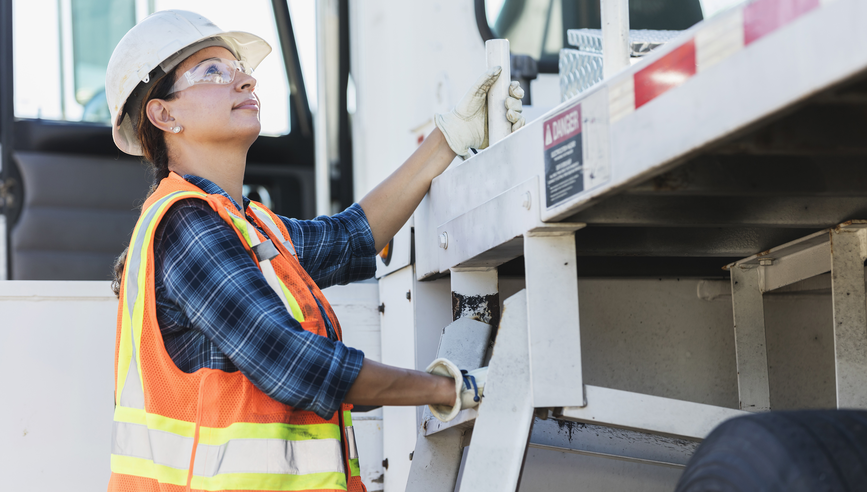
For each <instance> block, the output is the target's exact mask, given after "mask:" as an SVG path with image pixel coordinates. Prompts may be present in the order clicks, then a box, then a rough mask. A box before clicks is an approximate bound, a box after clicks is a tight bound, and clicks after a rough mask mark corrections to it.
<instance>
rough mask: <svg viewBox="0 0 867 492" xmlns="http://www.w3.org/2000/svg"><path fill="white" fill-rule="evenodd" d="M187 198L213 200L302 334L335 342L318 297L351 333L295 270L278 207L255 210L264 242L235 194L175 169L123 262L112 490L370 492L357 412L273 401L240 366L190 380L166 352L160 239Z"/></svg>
mask: <svg viewBox="0 0 867 492" xmlns="http://www.w3.org/2000/svg"><path fill="white" fill-rule="evenodd" d="M188 198H198V199H202V200H204V201H206V202H207V203H208V204H209V205H210V206H211V207H212V208H213V209H214V210H215V211H216V212H217V213H219V214H220V217H222V218H223V219H224V220H225V221H226V222H227V223H228V224H230V225H231V226H232V227H233V228H234V229H235V232H236V233H237V234H238V238H239V240H240V241H242V242H243V244H244V246H245V247H246V248H247V250H248V251H250V254H251V255H252V256H253V258H254V259H255V260H257V261H258V263H259V266H260V268H261V269H262V271H263V274H264V275H265V277H266V280H268V283H269V284H270V285H271V286H272V288H274V289H275V291H276V292H278V295H280V294H282V296H281V299H282V300H283V303H284V304H285V305H286V307H287V309H288V310H289V312H290V313H291V314H292V316H293V317H294V318H295V319H296V320H298V321H299V322H300V323H301V326H302V327H303V328H304V329H305V330H307V331H309V332H312V333H316V334H318V335H321V336H327V332H326V328H325V323H324V321H323V319H322V315H321V312H320V310H319V307H318V306H317V304H316V299H318V300H319V302H320V303H321V304H322V306H323V307H324V308H325V311H326V313H327V315H328V318H329V319H330V321H331V324H332V326H334V328H335V331H336V332H337V336H338V338H342V332H341V330H340V325H339V324H338V322H337V317H336V316H335V315H334V311H332V309H331V306H330V305H329V303H328V301H327V300H326V299H325V296H323V295H322V292H321V291H320V290H319V288H318V287H317V286H316V284H315V283H314V282H313V280H312V279H311V278H310V276H309V275H308V274H307V272H305V271H304V269H303V268H302V267H301V265H300V264H299V263H298V260H297V259H296V258H295V256H294V247H293V246H292V242H291V239H290V238H289V233H288V231H287V230H286V228H285V226H284V225H283V223H282V221H280V219H279V218H278V217H277V216H276V215H275V214H274V213H273V212H271V211H270V210H268V209H267V208H265V207H264V206H263V205H261V204H258V203H251V204H250V207H249V209H248V210H249V211H250V212H251V215H252V216H253V218H254V220H255V222H256V225H258V226H259V228H260V229H261V230H263V231H266V232H267V236H266V235H262V234H261V233H260V232H258V231H257V230H256V229H255V228H254V227H252V226H251V225H250V224H249V222H248V221H247V220H246V218H245V217H244V216H243V215H241V213H240V212H238V210H237V209H236V208H235V206H234V205H233V204H232V203H231V201H230V200H229V199H227V198H226V197H224V196H221V195H208V194H205V193H204V192H203V191H202V190H201V189H199V188H198V187H196V186H193V185H192V184H190V183H188V182H187V181H185V180H184V179H183V178H181V177H180V176H179V175H177V174H175V173H171V175H170V176H169V177H168V178H166V179H164V180H162V182H161V183H160V185H159V187H158V188H157V190H156V191H155V192H154V193H153V194H152V195H151V196H150V197H149V198H148V199H147V201H146V202H145V204H144V206H143V207H142V214H141V217H140V218H139V221H138V224H137V225H136V227H135V229H134V231H133V236H132V241H131V243H130V248H129V251H128V254H127V258H126V266H125V269H124V278H123V282H122V284H121V291H120V305H119V308H118V323H117V341H116V349H115V414H114V428H113V432H112V452H111V471H112V473H111V479H110V481H109V485H108V490H109V491H116V492H134V491H154V492H156V491H159V492H180V491H189V490H207V491H217V490H232V491H262V490H292V491H338V490H339V491H344V490H348V491H351V492H364V491H366V489H365V487H364V485H363V484H362V483H361V478H360V473H359V467H358V452H357V450H356V447H355V434H354V431H353V429H352V417H351V414H350V410H351V409H352V406H351V405H348V404H344V405H342V407H341V410H340V411H339V412H335V414H334V415H333V416H332V417H331V418H330V419H323V418H320V417H318V416H317V415H316V414H314V413H312V412H308V411H304V410H298V409H295V408H292V407H291V406H289V405H285V404H283V403H280V402H278V401H275V400H273V399H271V398H270V397H268V396H267V395H265V393H263V392H262V391H261V390H259V389H258V388H256V387H255V386H254V385H253V383H252V382H250V380H249V379H247V378H246V377H245V376H244V375H243V374H241V372H240V371H236V372H232V373H228V372H225V371H220V370H216V369H199V370H198V371H196V372H194V373H191V374H188V373H184V372H182V371H181V370H180V369H178V368H177V366H175V364H174V362H173V361H172V360H171V357H170V356H169V355H168V353H167V352H166V349H165V345H164V343H163V339H162V333H161V332H160V328H159V325H158V323H157V316H156V303H155V298H154V253H153V242H154V233H155V231H156V229H157V225H158V224H159V222H160V220H161V219H162V217H163V216H164V215H165V213H166V211H168V210H169V208H170V207H171V206H172V204H174V203H176V202H177V201H179V200H183V199H188ZM314 297H315V299H314Z"/></svg>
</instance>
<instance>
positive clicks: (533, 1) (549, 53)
mask: <svg viewBox="0 0 867 492" xmlns="http://www.w3.org/2000/svg"><path fill="white" fill-rule="evenodd" d="M479 1H484V2H485V11H486V14H487V21H488V25H489V26H490V28H491V30H492V31H493V34H494V36H496V37H498V38H506V39H508V40H509V43H510V45H511V50H512V53H516V54H525V55H530V56H532V57H533V58H536V59H537V60H542V61H548V62H553V66H555V67H556V63H557V58H558V56H559V52H560V49H561V48H563V47H564V46H568V43H567V41H566V31H567V30H568V29H579V28H590V29H599V28H600V27H601V21H600V14H599V0H479ZM735 3H739V0H706V1H700V0H631V1H630V2H629V27H630V29H659V30H682V29H687V28H688V27H690V26H692V25H693V24H695V23H697V22H699V21H701V20H702V19H703V18H704V17H706V16H707V17H709V16H711V15H712V14H713V13H716V12H717V11H719V10H721V9H724V8H726V7H728V6H730V5H732V4H735ZM703 9H704V12H703ZM547 65H548V66H552V65H551V63H548V64H547Z"/></svg>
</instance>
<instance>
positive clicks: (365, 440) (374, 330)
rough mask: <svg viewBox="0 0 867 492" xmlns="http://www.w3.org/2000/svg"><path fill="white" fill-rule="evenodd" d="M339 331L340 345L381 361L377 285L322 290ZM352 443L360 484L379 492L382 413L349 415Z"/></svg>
mask: <svg viewBox="0 0 867 492" xmlns="http://www.w3.org/2000/svg"><path fill="white" fill-rule="evenodd" d="M322 293H323V294H325V298H326V299H328V303H329V304H331V307H332V308H333V309H334V314H336V315H337V319H338V320H340V326H341V328H342V329H343V342H344V343H345V344H346V345H348V346H350V347H354V348H357V349H359V350H361V351H363V352H364V356H365V357H366V358H368V359H371V360H375V361H377V362H380V361H381V360H382V341H381V339H380V314H379V309H378V307H379V284H378V283H376V282H356V283H352V284H349V285H335V286H334V287H329V288H327V289H325V290H323V291H322ZM352 425H353V427H354V428H355V442H356V445H357V446H358V464H359V467H360V468H361V481H362V482H364V485H365V486H367V490H369V491H370V492H374V491H379V490H383V477H384V474H383V471H384V470H383V468H382V456H383V455H382V444H383V442H382V437H383V431H382V428H383V422H382V410H380V409H377V410H372V411H370V412H364V413H360V412H353V413H352Z"/></svg>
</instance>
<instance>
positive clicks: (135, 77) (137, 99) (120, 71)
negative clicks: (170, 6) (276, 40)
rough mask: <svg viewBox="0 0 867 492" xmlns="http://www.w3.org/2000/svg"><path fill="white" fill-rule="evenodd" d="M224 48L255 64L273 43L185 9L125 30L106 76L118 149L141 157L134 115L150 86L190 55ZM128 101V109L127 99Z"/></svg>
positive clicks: (155, 16)
mask: <svg viewBox="0 0 867 492" xmlns="http://www.w3.org/2000/svg"><path fill="white" fill-rule="evenodd" d="M210 46H222V47H224V48H226V49H228V50H229V51H231V52H232V53H233V54H234V55H235V57H237V58H238V59H239V60H241V61H244V62H246V63H247V64H248V65H249V66H250V67H251V68H256V67H257V66H258V65H259V62H261V61H262V59H263V58H265V56H267V55H268V53H270V52H271V46H270V45H269V44H268V43H267V42H265V40H264V39H262V38H260V37H259V36H256V35H254V34H250V33H246V32H240V31H230V32H226V31H222V30H220V28H219V27H217V26H216V25H214V23H213V22H211V21H209V20H208V19H206V18H204V17H202V16H201V15H199V14H196V13H193V12H187V11H185V10H162V11H160V12H156V13H154V14H151V15H150V16H148V17H147V18H145V19H144V20H143V21H141V22H140V23H138V24H137V25H136V26H135V27H133V28H132V29H130V30H129V32H128V33H126V35H124V37H123V39H121V40H120V42H119V43H118V44H117V47H116V48H115V49H114V52H113V53H112V54H111V59H110V60H109V61H108V68H107V70H106V74H105V96H106V99H107V100H108V109H109V111H110V112H111V122H112V129H111V134H112V137H113V138H114V143H115V145H117V147H118V148H119V149H120V150H122V151H124V152H126V153H127V154H131V155H142V147H141V142H139V140H138V137H137V136H136V131H135V123H136V121H135V119H137V118H138V111H139V108H140V105H141V104H142V102H143V100H144V98H145V96H146V94H147V91H148V90H150V85H151V84H153V83H155V82H156V80H157V79H159V78H160V77H161V76H162V75H163V74H165V73H168V72H169V71H171V70H172V69H173V68H175V67H176V66H177V65H178V64H180V63H181V62H182V61H184V60H185V59H186V58H187V57H188V56H190V55H192V54H193V53H195V52H197V51H199V50H201V49H204V48H208V47H210ZM128 100H129V103H130V104H129V106H130V107H129V108H125V106H127V101H128Z"/></svg>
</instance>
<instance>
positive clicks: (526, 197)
mask: <svg viewBox="0 0 867 492" xmlns="http://www.w3.org/2000/svg"><path fill="white" fill-rule="evenodd" d="M521 205H522V206H523V207H524V208H526V209H527V210H530V207H532V206H533V197H532V196H531V195H530V192H529V191H527V192H525V193H524V201H523V203H522V204H521Z"/></svg>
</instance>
